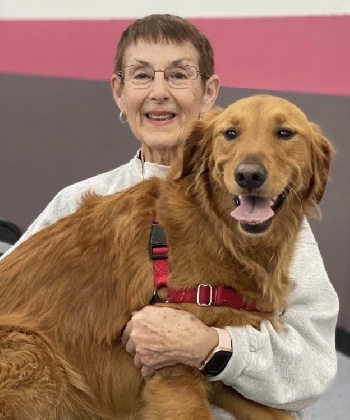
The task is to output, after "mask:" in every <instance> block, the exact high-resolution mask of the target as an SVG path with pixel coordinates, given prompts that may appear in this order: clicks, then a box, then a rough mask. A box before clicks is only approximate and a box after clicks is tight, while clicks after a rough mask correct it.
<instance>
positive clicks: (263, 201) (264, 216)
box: [231, 196, 274, 223]
mask: <svg viewBox="0 0 350 420" xmlns="http://www.w3.org/2000/svg"><path fill="white" fill-rule="evenodd" d="M240 201H241V204H240V205H239V206H238V207H237V208H236V209H235V210H232V212H231V216H232V217H234V218H235V219H237V220H239V221H240V222H250V223H252V222H259V223H262V222H264V221H265V220H268V219H270V218H271V217H272V216H273V215H274V213H273V210H272V209H271V207H270V206H271V198H269V197H255V196H242V197H240Z"/></svg>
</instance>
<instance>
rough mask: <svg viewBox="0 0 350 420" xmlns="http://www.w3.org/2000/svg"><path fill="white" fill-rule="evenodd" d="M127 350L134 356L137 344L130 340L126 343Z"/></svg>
mask: <svg viewBox="0 0 350 420" xmlns="http://www.w3.org/2000/svg"><path fill="white" fill-rule="evenodd" d="M125 350H126V351H127V352H128V353H130V354H131V355H132V356H134V355H135V353H136V348H135V343H134V342H133V341H132V340H131V339H130V338H129V340H128V341H127V342H126V343H125Z"/></svg>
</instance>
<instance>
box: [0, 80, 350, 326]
mask: <svg viewBox="0 0 350 420" xmlns="http://www.w3.org/2000/svg"><path fill="white" fill-rule="evenodd" d="M259 92H260V91H259ZM259 92H258V91H253V90H245V89H231V88H222V90H221V93H220V96H219V99H218V104H219V105H222V106H225V105H228V104H229V103H231V102H233V101H234V100H235V99H238V98H240V97H243V96H247V95H249V94H255V93H259ZM269 93H276V94H277V95H279V96H283V97H285V98H287V99H289V100H291V101H293V102H295V103H296V104H297V105H298V106H300V107H301V108H302V109H303V110H304V111H305V113H306V114H307V115H308V116H309V119H311V120H313V121H314V122H316V123H317V124H319V125H320V126H321V128H322V130H323V132H324V133H325V135H326V136H327V137H328V138H329V139H330V140H332V142H333V144H334V145H335V147H336V149H337V151H338V153H337V155H336V158H335V161H334V163H333V166H332V169H331V181H330V183H329V185H328V189H327V191H326V194H325V196H324V199H323V201H322V205H321V208H322V210H323V219H322V221H321V222H319V221H312V222H311V223H312V227H313V230H314V232H315V235H316V238H317V240H318V242H319V245H320V249H321V252H322V255H323V258H324V261H325V265H326V268H327V270H328V273H329V276H330V279H331V281H332V283H333V284H334V286H335V288H336V290H337V292H338V294H339V297H340V302H341V311H340V316H339V321H338V326H339V327H341V328H344V329H345V330H347V331H349V332H350V305H348V300H349V299H350V282H349V278H350V267H349V260H350V239H349V238H350V220H349V219H350V194H349V187H348V182H349V179H350V168H349V163H348V160H349V155H350V143H349V140H348V137H349V134H348V133H349V130H348V125H349V118H350V97H348V96H343V97H342V96H325V95H310V94H292V93H285V92H284V93H281V92H269ZM137 147H138V142H137V141H136V140H135V139H134V138H133V137H132V136H131V134H130V133H129V130H128V127H127V125H121V124H120V123H119V121H118V110H117V108H116V106H115V104H114V102H113V100H112V95H111V92H110V88H109V84H108V83H107V82H96V81H94V82H92V81H81V80H68V79H53V78H41V77H29V76H14V75H0V216H1V217H3V218H6V219H9V220H11V221H12V222H15V223H17V224H18V225H20V226H21V227H22V228H26V227H27V226H28V225H29V224H30V223H31V222H32V220H33V219H34V218H35V217H36V216H37V215H38V214H39V213H40V212H41V211H42V209H43V208H44V207H45V206H46V204H47V203H48V202H49V201H50V200H51V199H52V198H53V196H54V195H55V194H56V193H57V192H58V191H59V190H60V189H61V188H63V187H64V186H66V185H69V184H72V183H73V182H76V181H79V180H82V179H84V178H87V177H89V176H93V175H96V174H97V173H100V172H104V171H107V170H109V169H112V168H114V167H116V166H119V165H120V164H122V163H124V162H126V161H128V160H129V159H130V158H131V157H132V156H133V155H134V154H135V151H136V149H137Z"/></svg>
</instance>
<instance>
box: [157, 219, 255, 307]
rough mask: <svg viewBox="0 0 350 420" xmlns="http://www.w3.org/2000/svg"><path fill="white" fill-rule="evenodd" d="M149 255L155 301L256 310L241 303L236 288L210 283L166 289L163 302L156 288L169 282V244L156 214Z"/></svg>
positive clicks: (249, 305) (241, 297)
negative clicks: (165, 296)
mask: <svg viewBox="0 0 350 420" xmlns="http://www.w3.org/2000/svg"><path fill="white" fill-rule="evenodd" d="M150 254H151V258H152V260H153V271H154V296H153V299H152V303H154V302H166V303H196V304H197V305H200V306H228V307H230V308H235V309H244V310H246V311H258V310H257V309H256V307H255V305H254V304H252V303H247V302H244V299H243V296H242V295H240V294H239V293H238V292H237V291H236V290H235V289H232V288H231V287H226V286H212V285H210V284H199V285H198V286H196V287H194V288H191V289H174V288H172V287H169V288H168V296H167V299H166V300H165V301H164V300H162V299H161V298H160V297H159V296H158V294H157V290H158V289H160V288H161V287H165V286H167V284H168V277H169V271H170V270H169V261H168V245H167V240H166V236H165V234H164V231H163V230H162V228H161V226H160V225H159V217H158V216H157V215H156V216H155V219H154V222H153V223H152V233H151V238H150Z"/></svg>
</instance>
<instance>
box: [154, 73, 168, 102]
mask: <svg viewBox="0 0 350 420" xmlns="http://www.w3.org/2000/svg"><path fill="white" fill-rule="evenodd" d="M149 96H150V98H151V99H157V100H164V99H167V98H169V96H170V95H169V85H168V82H167V81H166V80H165V75H164V72H162V71H156V72H155V73H154V79H153V82H152V84H151V87H150V94H149Z"/></svg>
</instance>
